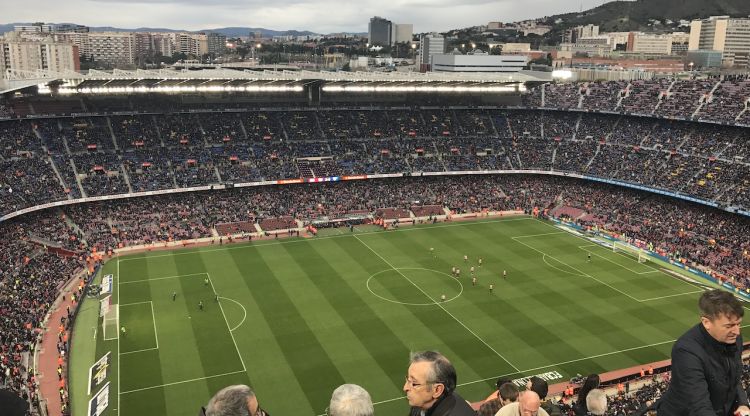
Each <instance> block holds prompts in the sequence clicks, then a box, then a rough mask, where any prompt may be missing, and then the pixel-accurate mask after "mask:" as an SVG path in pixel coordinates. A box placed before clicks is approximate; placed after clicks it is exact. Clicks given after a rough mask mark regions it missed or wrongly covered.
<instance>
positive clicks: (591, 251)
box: [578, 247, 658, 274]
mask: <svg viewBox="0 0 750 416" xmlns="http://www.w3.org/2000/svg"><path fill="white" fill-rule="evenodd" d="M578 248H579V249H581V250H583V251H585V252H587V253H590V254H593V255H595V256H596V257H599V258H602V259H604V260H606V261H608V262H610V263H612V264H614V265H615V266H619V267H622V268H623V269H625V270H627V271H629V272H630V273H633V274H647V273H653V272H654V271H656V272H658V270H656V269H654V268H653V267H651V266H648V267H649V268H650V269H652V270H651V271H648V272H637V271H635V270H633V269H631V268H630V267H628V266H625V265H624V264H620V263H618V262H616V261H614V260H612V259H610V258H607V257H605V256H602V255H601V254H599V253H596V252H594V251H593V250H586V249H585V248H582V247H578ZM626 257H627V256H626ZM627 258H628V259H629V260H631V261H632V260H633V259H631V258H629V257H627Z"/></svg>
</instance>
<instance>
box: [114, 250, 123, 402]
mask: <svg viewBox="0 0 750 416" xmlns="http://www.w3.org/2000/svg"><path fill="white" fill-rule="evenodd" d="M120 295H121V293H120V258H119V257H118V258H117V303H120ZM117 308H118V310H117V323H118V324H119V323H120V310H119V308H120V306H119V305H118V306H117ZM119 332H120V328H115V333H116V334H118V336H117V416H120V414H121V410H120V409H122V406H120V396H122V394H120V391H121V386H122V383H121V382H120V380H121V377H120V376H121V374H122V367H120V351H122V350H121V349H120V336H119Z"/></svg>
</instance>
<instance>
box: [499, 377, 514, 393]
mask: <svg viewBox="0 0 750 416" xmlns="http://www.w3.org/2000/svg"><path fill="white" fill-rule="evenodd" d="M511 381H513V380H511V379H509V378H508V377H500V378H498V379H497V381H496V382H495V387H497V389H498V390H500V386H502V385H503V384H505V383H510V382H511Z"/></svg>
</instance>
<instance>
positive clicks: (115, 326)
mask: <svg viewBox="0 0 750 416" xmlns="http://www.w3.org/2000/svg"><path fill="white" fill-rule="evenodd" d="M100 315H101V316H102V334H103V337H104V340H105V341H110V340H114V339H117V337H118V334H119V328H120V307H119V305H118V304H116V303H114V304H113V303H112V296H107V297H106V298H104V299H102V300H101V301H100Z"/></svg>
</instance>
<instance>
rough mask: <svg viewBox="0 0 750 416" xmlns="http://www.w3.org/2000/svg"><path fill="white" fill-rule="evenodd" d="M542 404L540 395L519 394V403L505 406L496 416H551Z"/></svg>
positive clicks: (529, 392) (528, 392)
mask: <svg viewBox="0 0 750 416" xmlns="http://www.w3.org/2000/svg"><path fill="white" fill-rule="evenodd" d="M541 404H542V400H541V399H540V398H539V395H538V394H536V393H535V392H533V391H531V390H526V391H523V392H521V393H519V394H518V401H516V402H514V403H510V404H507V405H505V406H503V407H502V408H501V409H500V410H499V411H498V412H497V413H495V416H549V414H547V412H546V411H545V410H544V409H542V408H541Z"/></svg>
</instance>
